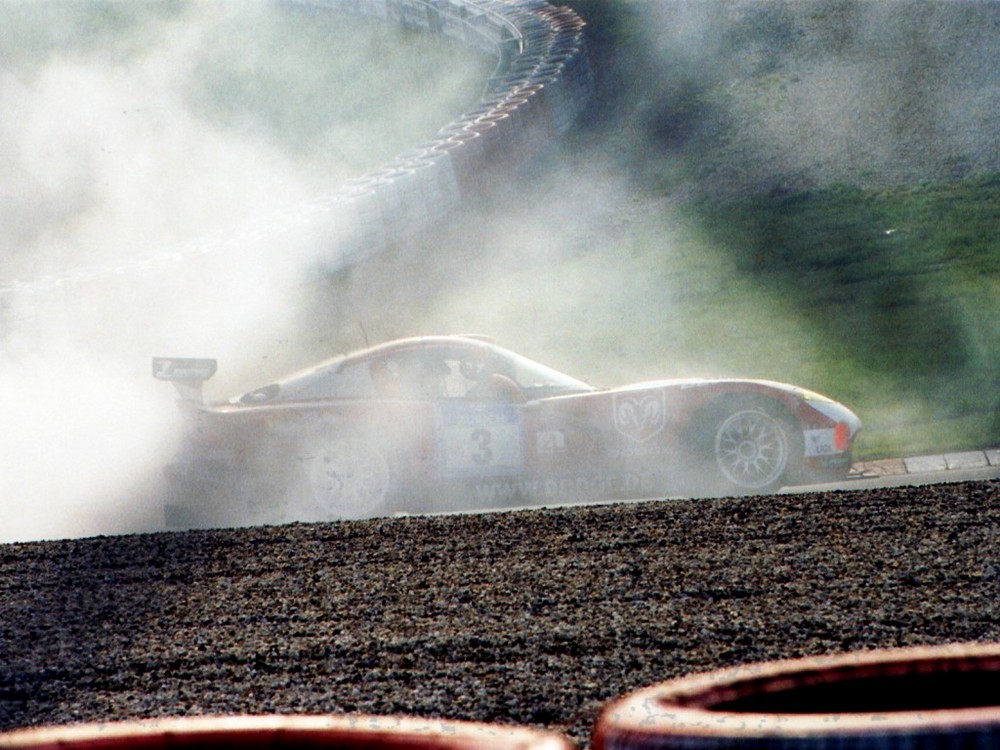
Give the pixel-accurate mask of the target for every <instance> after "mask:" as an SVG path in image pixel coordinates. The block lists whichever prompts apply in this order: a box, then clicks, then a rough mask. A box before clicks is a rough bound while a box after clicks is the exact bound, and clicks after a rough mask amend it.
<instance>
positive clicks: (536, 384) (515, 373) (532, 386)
mask: <svg viewBox="0 0 1000 750" xmlns="http://www.w3.org/2000/svg"><path fill="white" fill-rule="evenodd" d="M491 348H492V349H493V350H494V352H495V353H496V355H497V357H498V358H499V359H501V360H503V361H504V362H506V363H507V364H508V368H507V369H508V372H509V375H510V377H511V378H512V379H513V380H514V382H516V383H517V384H518V385H519V386H520V387H521V388H523V389H524V390H525V391H527V392H528V394H529V395H531V396H535V397H536V398H537V397H539V396H540V395H553V396H554V395H558V394H564V393H566V394H568V393H586V392H588V391H592V390H594V388H593V387H592V386H589V385H587V384H586V383H584V382H583V381H582V380H577V379H576V378H571V377H570V376H569V375H566V374H564V373H561V372H559V371H558V370H553V369H552V368H551V367H547V366H546V365H543V364H540V363H539V362H535V361H534V360H531V359H528V358H527V357H524V356H521V355H520V354H515V353H514V352H511V351H508V350H506V349H502V348H500V347H491Z"/></svg>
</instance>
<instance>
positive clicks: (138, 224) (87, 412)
mask: <svg viewBox="0 0 1000 750" xmlns="http://www.w3.org/2000/svg"><path fill="white" fill-rule="evenodd" d="M52 5H54V6H60V4H59V3H54V4H52ZM95 5H96V4H95ZM73 6H74V4H73V3H69V4H62V5H61V7H62V8H63V9H64V10H66V11H67V12H66V13H65V14H63V15H65V17H66V18H67V19H68V26H67V27H66V28H65V29H62V30H55V29H46V32H47V33H48V43H47V44H48V46H46V43H41V44H40V46H39V49H38V50H35V51H34V53H33V56H32V54H27V53H25V52H24V50H21V51H20V52H19V54H22V55H23V56H24V58H25V59H28V60H29V61H30V64H28V63H24V64H20V65H17V66H12V67H11V69H10V70H9V71H7V72H4V73H0V101H2V102H3V107H4V116H3V118H0V256H2V257H3V266H2V272H0V289H2V290H3V293H2V296H0V325H2V335H0V347H2V352H3V355H2V358H0V413H2V414H3V415H4V421H5V427H4V430H3V433H2V435H3V437H2V438H0V497H2V498H3V505H4V510H3V513H2V520H0V542H9V541H17V540H26V539H33V538H54V537H76V536H85V535H90V534H96V533H120V532H127V531H136V530H143V529H145V530H155V529H158V528H160V526H161V518H160V506H159V504H158V503H159V500H158V499H157V498H156V493H157V490H158V487H157V485H158V476H159V473H158V467H159V466H161V465H162V464H164V463H166V461H167V460H168V459H169V456H170V453H171V451H172V450H173V448H174V447H175V445H176V440H177V433H176V430H177V425H176V419H175V418H174V414H175V411H176V410H175V407H174V404H173V398H174V394H173V390H172V389H171V388H169V387H168V386H166V385H165V384H163V383H157V382H156V381H154V380H153V379H152V377H151V373H150V358H151V357H152V356H154V355H174V356H213V357H217V358H219V359H220V361H221V362H222V363H223V366H222V368H221V370H220V376H219V378H218V379H217V381H218V382H217V383H215V382H214V383H213V384H210V389H209V391H210V394H212V395H220V396H221V395H228V394H229V393H231V392H233V390H235V389H236V388H237V387H239V388H242V387H244V386H249V385H255V384H259V382H260V380H263V379H265V378H266V377H270V374H268V375H265V374H264V373H265V372H267V371H268V366H269V365H270V363H269V362H267V361H265V360H266V358H267V357H269V356H271V357H272V359H280V356H274V355H276V354H280V352H281V350H282V347H283V346H286V344H287V341H288V339H289V338H292V339H294V337H295V335H296V334H295V333H294V332H292V333H290V331H289V325H290V321H291V320H292V319H293V318H294V317H295V315H296V314H297V311H298V302H299V295H300V294H301V291H300V289H299V286H300V285H301V282H302V280H303V278H305V277H306V275H307V274H308V273H309V268H310V266H311V264H312V263H313V262H315V260H316V256H317V254H319V253H323V252H324V251H325V250H326V249H327V248H325V247H324V246H323V244H322V242H318V241H317V237H316V236H315V235H316V231H315V228H314V227H313V226H312V223H311V222H312V218H311V217H312V213H311V210H310V207H309V206H310V204H311V203H314V202H315V200H316V198H317V197H318V196H319V195H321V194H322V193H324V192H329V191H332V190H335V189H336V188H337V187H338V185H339V180H342V179H343V178H344V177H345V176H346V175H351V174H357V173H358V169H359V165H365V164H367V167H365V168H373V167H375V166H377V165H378V163H377V162H375V159H376V158H382V157H383V153H382V151H381V150H380V148H382V147H384V144H383V143H381V142H380V138H381V137H382V136H384V135H385V134H386V133H387V132H391V129H388V130H387V129H386V128H385V127H381V128H372V129H370V130H369V131H367V132H363V133H359V134H355V135H354V137H353V138H351V139H347V138H343V139H342V141H341V142H340V143H339V146H340V148H339V149H338V150H337V152H336V153H332V154H331V153H329V152H328V151H324V152H323V154H322V157H321V158H318V159H313V160H312V167H311V168H309V167H308V166H306V167H304V164H305V165H308V164H309V163H310V157H309V152H308V149H306V150H305V151H303V149H302V144H301V143H300V142H294V143H289V142H287V141H283V140H282V137H283V136H284V135H287V134H284V133H281V132H277V131H276V132H268V131H267V128H266V127H263V126H261V125H260V123H254V122H249V121H243V120H241V119H240V116H239V115H238V114H232V113H233V112H236V111H238V107H237V106H235V105H234V103H233V101H230V100H227V101H223V102H221V103H220V102H218V101H214V100H213V99H212V97H213V96H221V97H225V95H226V89H225V88H224V87H223V88H219V87H220V85H221V84H219V83H218V82H215V88H211V87H209V88H208V89H206V88H205V86H204V85H202V84H204V81H203V80H202V78H203V77H204V76H205V75H207V74H210V73H212V72H213V70H214V69H213V68H212V66H213V65H214V66H217V67H218V66H220V65H222V66H225V65H229V66H230V67H231V68H233V69H237V70H241V67H240V66H241V65H242V64H243V63H244V62H245V61H246V60H248V59H256V60H258V62H260V61H261V60H262V59H263V57H267V56H270V58H269V59H273V60H274V61H275V66H277V68H278V69H277V72H276V71H275V70H272V69H269V70H268V71H267V72H268V73H269V74H271V75H275V76H277V75H279V74H280V75H294V74H295V73H296V72H297V71H301V72H302V73H303V74H311V72H312V70H313V66H314V65H315V64H317V63H325V64H327V65H329V66H331V68H332V69H333V70H334V71H335V69H336V65H337V64H338V62H340V63H343V62H344V61H353V64H358V61H359V59H360V56H361V54H362V53H363V51H364V50H366V49H367V47H366V41H365V39H364V38H363V37H364V34H363V31H364V27H361V31H362V33H361V34H360V36H361V39H360V40H359V42H358V44H354V43H353V42H352V41H351V33H350V32H351V30H352V29H351V27H350V26H349V24H348V25H347V26H345V27H344V35H343V36H335V37H332V38H331V39H330V40H327V41H324V44H323V45H317V47H316V49H318V50H320V51H322V53H323V54H324V55H328V56H329V58H324V60H316V59H311V58H310V59H306V60H300V61H298V62H296V60H295V54H294V45H287V47H288V48H292V49H291V51H289V49H285V50H284V54H285V57H284V58H282V57H281V55H282V53H283V50H282V49H281V48H276V47H275V44H276V40H275V38H274V37H275V35H276V32H275V29H276V28H281V29H285V28H286V26H284V25H283V24H292V25H294V23H299V24H302V25H303V26H302V28H305V27H306V26H309V25H310V24H312V25H313V26H314V25H315V23H316V20H315V19H311V18H309V17H308V16H303V17H301V18H298V20H292V21H289V19H288V17H287V16H282V15H281V14H282V13H287V12H288V11H282V10H281V9H280V8H279V6H275V5H273V4H271V3H258V4H249V3H239V4H229V3H192V4H189V5H186V6H175V7H179V8H181V9H182V11H181V12H176V13H174V12H171V13H158V12H157V11H158V10H160V11H162V10H163V9H164V7H165V6H162V5H157V4H155V3H151V4H144V6H143V7H145V8H146V9H147V10H148V13H143V12H139V11H137V12H136V16H137V21H136V22H137V24H138V25H137V26H136V27H129V29H126V31H127V32H128V34H127V35H126V36H128V38H127V39H123V40H118V39H109V40H108V43H107V44H94V43H91V44H76V45H63V44H61V43H60V38H62V39H72V38H73V35H74V34H76V33H77V32H78V31H79V30H80V29H82V28H85V25H80V26H74V25H73V24H74V23H76V22H77V20H79V19H78V14H77V13H75V12H69V9H70V8H73ZM132 7H133V9H134V8H135V7H137V6H132ZM58 9H59V8H58V7H56V11H58ZM50 10H51V8H50ZM74 10H79V12H80V13H83V14H84V15H86V13H87V12H89V11H92V10H94V6H90V7H85V8H82V9H81V8H79V7H76V8H74ZM18 12H19V11H18V9H17V8H16V7H13V6H10V5H0V23H3V21H2V16H3V14H5V13H13V14H17V13H18ZM129 12H132V11H131V10H130V11H129ZM96 15H97V16H98V17H100V14H99V13H97V14H96ZM111 15H112V16H113V15H114V14H111ZM147 16H148V17H147ZM61 17H62V16H61V14H60V13H59V12H54V13H48V14H47V18H48V20H47V21H46V23H50V22H51V23H58V22H59V21H60V19H61ZM91 20H93V19H91ZM237 22H238V24H239V30H240V34H241V35H242V36H240V37H239V38H240V40H242V41H239V42H238V43H237V42H232V44H231V46H230V47H224V46H222V45H220V40H232V39H233V38H234V36H235V33H234V31H233V29H234V27H233V24H234V23H237ZM81 23H82V22H81ZM109 23H110V21H109ZM353 30H354V31H355V32H358V29H353ZM112 31H114V30H113V29H112ZM122 33H123V34H125V32H122ZM380 33H382V34H386V33H388V32H387V31H385V30H382V31H380ZM109 36H114V35H113V34H109ZM258 38H259V40H262V41H260V43H261V44H262V45H265V46H266V49H265V50H255V49H252V45H253V44H254V43H256V41H257V40H258ZM247 45H251V46H247ZM352 45H353V46H352ZM64 47H65V48H64ZM310 49H311V48H310ZM307 51H309V50H307ZM312 52H315V50H312ZM251 53H254V54H251ZM265 53H266V55H265ZM316 54H318V52H316ZM261 56H263V57H261ZM199 66H200V67H199ZM411 67H412V66H411ZM242 72H243V73H246V71H245V70H243V71H242ZM479 72H480V71H479V69H478V68H475V67H473V68H472V69H470V70H469V71H468V72H467V73H466V74H465V75H464V77H463V76H451V77H450V79H449V80H450V83H449V84H448V89H449V90H448V91H447V92H445V93H446V94H447V96H448V97H451V99H449V100H448V101H452V100H453V99H454V97H455V96H456V93H455V92H456V91H457V90H461V88H462V85H464V86H465V87H466V96H469V97H472V96H474V95H475V93H476V92H477V91H478V90H479V87H480V86H481V83H482V80H481V77H477V76H478V75H479ZM328 75H331V76H335V75H336V73H335V72H330V71H328ZM223 80H225V77H224V76H223ZM470 81H472V86H471V87H470V86H469V82H470ZM426 83H427V85H428V86H433V83H434V81H433V79H427V80H426ZM343 84H344V86H345V87H347V89H349V88H350V87H351V86H352V85H364V82H363V81H360V82H359V81H354V80H347V81H344V82H343ZM206 92H207V93H206ZM331 93H332V95H334V96H335V94H336V92H331ZM405 93H406V94H407V96H409V97H411V100H410V101H409V105H410V106H417V105H416V104H415V103H418V104H419V105H420V106H419V108H420V112H419V113H409V114H408V113H407V111H406V109H405V107H403V110H404V111H403V112H401V114H400V117H399V121H398V122H394V123H392V125H393V126H394V127H396V128H397V129H398V132H396V133H394V134H393V135H392V137H394V138H399V137H400V134H401V133H405V132H406V129H407V127H408V126H409V125H410V124H411V123H412V122H413V119H414V118H417V117H418V115H419V118H422V121H423V122H425V123H426V122H427V121H428V118H429V117H435V116H437V117H441V118H442V122H441V123H440V124H443V123H444V122H446V121H447V119H448V118H449V117H451V116H453V115H454V114H457V113H456V112H447V111H445V113H442V112H441V111H438V110H437V109H436V107H440V106H442V105H441V100H438V99H435V98H434V97H426V98H425V101H424V102H422V103H420V93H419V90H416V89H414V88H412V87H411V88H410V89H407V90H406V92H405ZM234 96H235V94H234ZM355 101H356V100H355ZM310 102H311V100H310V98H309V97H304V98H303V100H302V101H298V100H294V99H293V100H291V101H290V102H289V105H290V106H292V107H300V108H301V109H300V110H298V112H299V114H298V115H296V114H295V111H293V112H292V113H291V114H290V117H291V118H292V119H291V120H290V122H291V123H292V126H296V127H297V126H298V125H299V124H300V123H299V122H298V121H297V120H296V119H295V118H296V117H298V116H301V117H307V116H309V108H310V106H311V103H310ZM256 103H259V102H256ZM452 103H453V102H452ZM216 104H219V105H220V106H221V105H225V107H228V108H229V109H228V110H227V111H228V112H229V113H230V116H229V117H228V119H226V117H222V116H220V115H219V112H217V111H213V110H212V109H211V108H212V107H213V106H214V105H216ZM270 104H271V106H273V105H274V102H270ZM378 104H379V106H381V107H387V108H391V107H392V105H393V102H392V101H391V100H387V99H385V98H383V100H380V101H379V102H378ZM254 105H255V101H250V102H248V103H245V104H243V105H241V106H248V107H251V108H252V107H253V106H254ZM225 107H222V109H225ZM251 114H252V113H251ZM349 114H350V118H349V119H350V122H352V123H363V122H364V117H365V116H367V117H368V118H369V119H371V118H373V117H378V115H380V114H383V115H384V110H382V111H374V112H371V111H369V112H362V111H361V110H359V108H357V107H354V108H353V109H352V110H351V112H350V113H349ZM289 127H291V126H289ZM331 133H334V134H337V133H339V134H340V135H341V137H343V135H344V125H343V123H342V122H341V123H337V122H333V123H331ZM325 137H329V134H327V135H326V136H322V134H321V135H320V136H318V137H317V139H318V141H319V142H322V141H323V138H325ZM386 137H388V136H386ZM369 151H370V152H371V153H373V154H377V156H371V155H370V154H369V153H368V152H369Z"/></svg>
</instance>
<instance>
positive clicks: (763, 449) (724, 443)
mask: <svg viewBox="0 0 1000 750" xmlns="http://www.w3.org/2000/svg"><path fill="white" fill-rule="evenodd" d="M712 426H713V428H712V432H711V441H712V443H711V448H710V450H711V457H712V463H713V468H714V469H715V471H716V472H718V475H719V476H720V478H721V479H722V481H723V482H724V483H725V485H726V489H728V490H734V491H737V492H741V493H756V492H770V491H773V490H776V489H777V488H778V487H780V486H781V484H782V482H783V480H784V478H785V476H786V474H787V473H788V472H789V469H790V467H791V465H792V464H793V460H792V459H793V455H794V444H793V441H792V433H791V427H790V425H789V423H788V421H787V420H786V419H784V418H783V417H782V416H781V415H780V414H779V413H778V411H777V409H775V408H772V407H770V406H769V405H765V404H756V403H745V404H734V405H732V406H730V407H729V408H727V409H725V410H723V411H720V412H718V413H717V415H716V417H715V419H714V420H712Z"/></svg>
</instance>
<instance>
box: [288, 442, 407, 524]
mask: <svg viewBox="0 0 1000 750" xmlns="http://www.w3.org/2000/svg"><path fill="white" fill-rule="evenodd" d="M300 463H301V467H302V468H301V476H302V477H303V479H304V482H303V483H302V484H303V485H304V486H302V487H301V489H300V490H299V492H298V494H299V497H298V498H296V499H295V501H294V502H293V503H292V504H291V505H292V508H291V510H292V514H293V515H294V516H295V519H294V520H300V521H326V520H335V519H355V518H370V517H372V516H376V515H379V513H380V512H382V511H384V510H385V509H386V506H387V504H388V500H389V496H390V490H391V485H392V471H391V468H390V466H389V462H388V460H387V459H386V457H385V456H384V455H383V453H382V452H381V451H380V450H379V449H378V448H377V447H376V446H375V445H373V444H372V443H371V442H370V441H368V440H366V439H364V438H360V437H357V438H356V437H345V438H333V439H329V438H326V439H323V438H320V439H317V440H315V441H312V442H310V443H309V444H308V445H307V446H306V449H305V450H304V451H303V452H302V455H301V458H300Z"/></svg>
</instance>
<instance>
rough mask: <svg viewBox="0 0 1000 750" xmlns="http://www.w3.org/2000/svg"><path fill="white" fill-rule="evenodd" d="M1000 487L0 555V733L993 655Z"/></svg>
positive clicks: (499, 516)
mask: <svg viewBox="0 0 1000 750" xmlns="http://www.w3.org/2000/svg"><path fill="white" fill-rule="evenodd" d="M998 525H1000V482H997V481H990V482H971V483H953V484H944V485H932V486H927V487H921V488H914V487H907V488H900V489H887V490H877V491H850V492H835V493H829V494H815V495H783V496H777V497H768V498H745V499H732V498H725V499H716V500H696V501H665V502H658V503H656V502H654V503H639V504H615V505H606V506H596V507H578V508H562V509H545V510H530V511H521V512H508V513H491V514H487V515H468V516H453V517H430V518H427V517H423V518H421V517H410V518H396V519H385V520H374V521H361V522H343V523H333V524H314V525H302V524H298V525H291V526H283V527H269V528H255V529H240V530H215V531H197V532H187V533H160V534H149V535H134V536H120V537H99V538H93V539H85V540H68V541H55V542H37V543H25V544H12V545H0V727H2V728H11V727H20V726H27V725H34V724H55V723H69V722H77V721H93V720H111V719H123V718H126V717H162V716H174V715H193V714H203V713H233V712H239V713H298V712H310V713H314V712H364V713H378V714H389V713H404V714H410V715H416V716H424V717H444V718H453V719H469V720H479V721H489V722H497V723H515V724H524V725H531V726H536V727H543V728H550V729H557V730H560V731H563V732H566V733H567V734H568V735H569V736H570V738H571V739H572V740H574V741H575V742H576V743H577V744H579V745H585V744H586V743H587V741H588V732H589V729H590V726H591V725H592V722H593V720H594V718H595V716H596V713H597V710H598V708H599V707H600V706H601V705H602V703H604V702H606V701H607V700H609V699H611V698H613V697H615V696H618V695H620V694H622V693H625V692H628V691H631V690H633V689H635V688H638V687H641V686H644V685H649V684H652V683H654V682H657V681H660V680H663V679H666V678H670V677H674V676H679V675H682V674H688V673H691V672H695V671H702V670H705V669H709V668H713V667H718V666H723V665H733V664H741V663H749V662H756V661H761V660H764V659H772V658H784V657H791V656H799V655H806V654H819V653H830V652H835V651H853V650H858V649H863V648H870V647H883V646H899V645H913V644H937V643H946V642H951V641H963V640H989V639H1000V604H998V601H1000V554H998V552H997V541H998Z"/></svg>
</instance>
